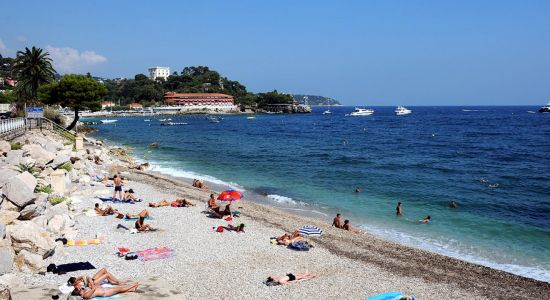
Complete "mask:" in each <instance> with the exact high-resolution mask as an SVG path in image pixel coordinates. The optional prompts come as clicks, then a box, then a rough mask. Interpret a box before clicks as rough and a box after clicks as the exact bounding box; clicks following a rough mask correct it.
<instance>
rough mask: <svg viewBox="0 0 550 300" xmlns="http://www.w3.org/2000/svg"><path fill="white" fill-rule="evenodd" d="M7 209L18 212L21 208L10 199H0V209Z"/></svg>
mask: <svg viewBox="0 0 550 300" xmlns="http://www.w3.org/2000/svg"><path fill="white" fill-rule="evenodd" d="M2 210H9V211H15V212H19V211H20V210H21V209H20V208H19V207H17V205H15V204H13V203H11V201H10V200H8V199H6V198H4V199H3V201H2V200H1V199H0V211H2Z"/></svg>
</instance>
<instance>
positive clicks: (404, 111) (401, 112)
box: [395, 106, 412, 116]
mask: <svg viewBox="0 0 550 300" xmlns="http://www.w3.org/2000/svg"><path fill="white" fill-rule="evenodd" d="M410 113H412V111H411V110H410V109H408V108H406V107H404V106H398V107H397V108H396V109H395V114H396V115H397V116H404V115H408V114H410Z"/></svg>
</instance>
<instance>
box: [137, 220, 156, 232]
mask: <svg viewBox="0 0 550 300" xmlns="http://www.w3.org/2000/svg"><path fill="white" fill-rule="evenodd" d="M135 225H136V229H137V230H138V231H140V232H141V231H150V230H151V229H152V228H151V226H149V224H145V217H139V219H138V220H137V221H136V223H135Z"/></svg>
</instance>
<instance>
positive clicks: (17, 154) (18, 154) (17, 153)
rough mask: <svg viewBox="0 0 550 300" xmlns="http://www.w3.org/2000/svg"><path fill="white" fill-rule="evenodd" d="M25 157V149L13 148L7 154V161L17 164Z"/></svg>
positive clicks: (13, 164)
mask: <svg viewBox="0 0 550 300" xmlns="http://www.w3.org/2000/svg"><path fill="white" fill-rule="evenodd" d="M22 158H23V150H11V151H10V152H8V154H7V155H6V161H7V162H9V163H10V164H11V165H12V166H16V165H18V164H19V163H20V162H21V159H22Z"/></svg>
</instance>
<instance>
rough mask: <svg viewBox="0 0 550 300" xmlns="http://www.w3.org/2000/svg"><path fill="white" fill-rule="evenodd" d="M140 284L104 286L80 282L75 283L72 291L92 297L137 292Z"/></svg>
mask: <svg viewBox="0 0 550 300" xmlns="http://www.w3.org/2000/svg"><path fill="white" fill-rule="evenodd" d="M138 286H139V283H137V282H136V283H133V284H127V285H120V286H114V287H107V288H106V287H102V286H100V285H95V284H93V281H92V284H91V285H90V286H87V287H86V286H84V285H83V283H82V282H78V283H77V284H75V285H74V290H73V292H72V295H73V296H80V297H82V298H83V299H92V298H95V297H110V296H113V295H116V294H120V293H126V292H135V291H136V290H137V288H138Z"/></svg>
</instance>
